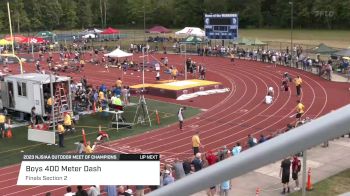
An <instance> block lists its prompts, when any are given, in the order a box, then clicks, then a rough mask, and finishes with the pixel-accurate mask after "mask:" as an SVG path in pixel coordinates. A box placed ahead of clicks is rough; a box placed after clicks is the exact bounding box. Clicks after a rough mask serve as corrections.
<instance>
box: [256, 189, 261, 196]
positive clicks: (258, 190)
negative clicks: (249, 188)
mask: <svg viewBox="0 0 350 196" xmlns="http://www.w3.org/2000/svg"><path fill="white" fill-rule="evenodd" d="M259 195H260V189H259V188H256V191H255V196H259Z"/></svg>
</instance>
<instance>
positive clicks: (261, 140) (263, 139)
mask: <svg viewBox="0 0 350 196" xmlns="http://www.w3.org/2000/svg"><path fill="white" fill-rule="evenodd" d="M265 141H266V138H265V136H264V135H263V134H261V135H260V139H259V144H261V143H263V142H265Z"/></svg>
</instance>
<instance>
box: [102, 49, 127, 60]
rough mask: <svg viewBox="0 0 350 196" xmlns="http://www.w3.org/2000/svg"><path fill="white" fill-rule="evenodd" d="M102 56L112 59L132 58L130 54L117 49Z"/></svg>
mask: <svg viewBox="0 0 350 196" xmlns="http://www.w3.org/2000/svg"><path fill="white" fill-rule="evenodd" d="M104 56H108V57H112V58H122V57H129V56H132V53H127V52H124V51H122V50H120V49H119V48H117V49H115V50H113V51H112V52H110V53H107V54H104Z"/></svg>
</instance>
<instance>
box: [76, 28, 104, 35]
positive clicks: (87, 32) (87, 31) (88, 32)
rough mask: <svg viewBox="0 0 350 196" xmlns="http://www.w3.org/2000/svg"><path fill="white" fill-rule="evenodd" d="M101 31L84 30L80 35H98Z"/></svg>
mask: <svg viewBox="0 0 350 196" xmlns="http://www.w3.org/2000/svg"><path fill="white" fill-rule="evenodd" d="M102 32H103V31H102V30H100V29H85V30H84V31H82V32H80V34H83V35H87V34H95V33H96V34H100V33H102Z"/></svg>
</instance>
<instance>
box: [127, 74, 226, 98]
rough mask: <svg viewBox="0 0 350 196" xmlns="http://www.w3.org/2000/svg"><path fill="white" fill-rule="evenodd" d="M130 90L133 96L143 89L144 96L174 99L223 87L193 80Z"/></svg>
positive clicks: (213, 82)
mask: <svg viewBox="0 0 350 196" xmlns="http://www.w3.org/2000/svg"><path fill="white" fill-rule="evenodd" d="M130 88H131V92H132V93H133V94H135V93H137V92H138V91H140V90H141V89H142V88H145V92H144V93H145V94H149V95H153V96H159V97H166V98H174V99H176V98H177V97H179V96H181V95H183V94H191V93H196V92H200V91H207V90H213V89H222V88H223V85H222V84H221V83H220V82H215V81H209V80H197V79H194V80H178V81H175V80H167V81H162V82H160V83H158V84H144V85H143V84H138V85H134V86H130Z"/></svg>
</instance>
